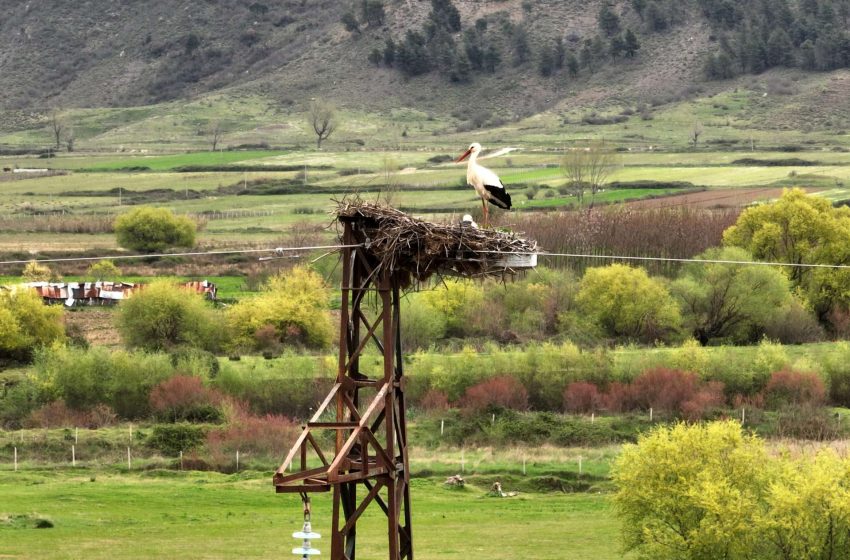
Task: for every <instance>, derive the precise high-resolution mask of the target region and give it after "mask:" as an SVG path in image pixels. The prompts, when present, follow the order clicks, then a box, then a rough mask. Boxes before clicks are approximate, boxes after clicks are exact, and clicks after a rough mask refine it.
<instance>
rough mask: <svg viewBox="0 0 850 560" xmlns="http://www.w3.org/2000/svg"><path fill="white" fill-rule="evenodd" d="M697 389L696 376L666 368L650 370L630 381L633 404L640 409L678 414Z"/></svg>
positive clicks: (697, 381) (697, 380)
mask: <svg viewBox="0 0 850 560" xmlns="http://www.w3.org/2000/svg"><path fill="white" fill-rule="evenodd" d="M698 388H699V379H698V378H697V376H696V374H693V373H689V372H686V371H680V370H676V369H668V368H652V369H648V370H646V371H645V372H643V373H641V374H640V375H638V376H637V377H636V378H635V380H634V381H632V390H633V391H634V396H635V402H636V403H637V405H638V406H639V407H640V408H642V409H649V408H652V409H654V410H658V411H664V412H679V411H680V410H681V409H682V404H683V403H685V402H687V401H689V400H692V399H693V398H694V396H695V395H696V393H697V389H698Z"/></svg>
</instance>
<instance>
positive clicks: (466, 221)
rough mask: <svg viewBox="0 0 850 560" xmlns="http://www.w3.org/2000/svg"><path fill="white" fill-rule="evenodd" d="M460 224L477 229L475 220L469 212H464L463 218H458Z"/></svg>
mask: <svg viewBox="0 0 850 560" xmlns="http://www.w3.org/2000/svg"><path fill="white" fill-rule="evenodd" d="M460 225H462V226H463V227H471V228H475V229H478V224H476V223H475V220H473V219H472V216H471V215H469V214H464V215H463V218H461V219H460Z"/></svg>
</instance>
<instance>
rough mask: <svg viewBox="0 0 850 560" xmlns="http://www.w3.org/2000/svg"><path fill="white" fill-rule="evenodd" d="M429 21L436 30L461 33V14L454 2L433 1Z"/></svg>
mask: <svg viewBox="0 0 850 560" xmlns="http://www.w3.org/2000/svg"><path fill="white" fill-rule="evenodd" d="M428 19H429V20H430V21H431V23H432V24H433V25H434V27H436V28H442V29H446V30H447V31H449V32H451V33H457V32H459V31H460V12H459V11H458V10H457V8H456V7H455V5H454V4H452V0H431V13H430V14H429V15H428Z"/></svg>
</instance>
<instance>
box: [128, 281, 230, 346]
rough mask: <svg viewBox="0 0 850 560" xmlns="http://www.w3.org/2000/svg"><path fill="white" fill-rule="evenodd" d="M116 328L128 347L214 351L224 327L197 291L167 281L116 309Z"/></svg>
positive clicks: (150, 287)
mask: <svg viewBox="0 0 850 560" xmlns="http://www.w3.org/2000/svg"><path fill="white" fill-rule="evenodd" d="M117 324H118V330H119V331H120V333H121V338H122V340H123V341H124V343H125V344H126V345H127V346H129V347H130V348H142V349H145V350H170V349H176V348H178V347H180V346H184V345H187V346H193V347H196V348H204V349H206V350H211V351H215V350H217V349H218V348H219V347H221V345H222V343H223V337H224V335H225V332H226V330H225V328H224V324H223V321H222V318H221V316H220V315H219V314H218V313H217V312H216V311H215V310H214V309H212V308H210V307H209V306H208V305H207V303H206V302H205V301H204V298H203V296H202V295H201V294H197V293H195V292H193V291H190V290H187V289H184V288H179V287H177V286H175V285H174V284H172V283H171V282H168V281H155V282H152V283H151V284H149V285H148V286H146V287H145V288H144V289H143V290H141V291H140V292H139V293H137V294H135V295H134V296H133V297H131V298H130V299H128V300H127V301H124V302H122V304H121V307H120V308H119V309H118V317H117Z"/></svg>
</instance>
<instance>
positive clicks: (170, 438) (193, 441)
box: [146, 424, 207, 457]
mask: <svg viewBox="0 0 850 560" xmlns="http://www.w3.org/2000/svg"><path fill="white" fill-rule="evenodd" d="M206 434H207V430H206V429H204V428H201V427H199V426H193V425H191V424H173V425H168V424H159V425H157V426H154V428H153V431H152V432H151V435H150V436H149V437H148V439H147V442H146V443H147V445H148V447H152V448H153V449H156V450H157V451H160V452H162V453H165V454H166V455H169V456H171V457H175V456H177V455H178V454H179V453H180V452H181V451H182V452H184V453H186V452H187V451H192V450H193V449H195V448H196V447H198V446H199V445H201V444H202V443H204V440H205V439H206Z"/></svg>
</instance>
